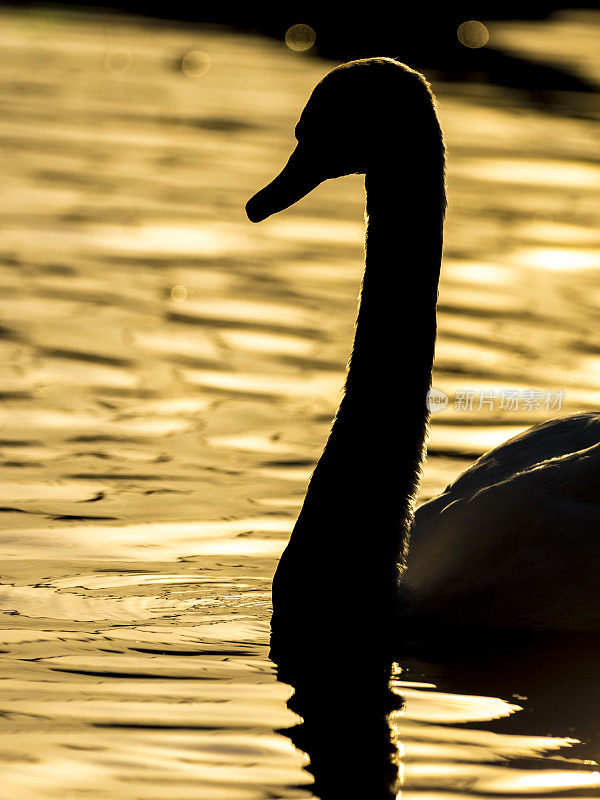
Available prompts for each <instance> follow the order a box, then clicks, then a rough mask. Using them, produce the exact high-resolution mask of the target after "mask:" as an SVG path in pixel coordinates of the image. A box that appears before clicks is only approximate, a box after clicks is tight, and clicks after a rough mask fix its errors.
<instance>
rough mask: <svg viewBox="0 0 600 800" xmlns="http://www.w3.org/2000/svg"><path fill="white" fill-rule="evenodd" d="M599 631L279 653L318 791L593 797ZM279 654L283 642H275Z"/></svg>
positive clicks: (381, 798)
mask: <svg viewBox="0 0 600 800" xmlns="http://www.w3.org/2000/svg"><path fill="white" fill-rule="evenodd" d="M599 645H600V639H598V638H597V637H594V638H589V637H586V638H582V637H577V636H573V635H562V636H560V637H558V636H552V637H548V636H538V637H535V638H529V639H525V638H511V639H506V638H497V639H494V640H491V639H490V640H488V641H483V642H479V643H478V644H477V645H476V646H474V645H473V643H471V644H470V645H469V643H467V642H465V640H464V639H463V640H452V641H450V642H445V643H444V644H443V645H441V644H440V645H439V646H438V647H437V648H431V647H428V649H427V650H426V651H424V650H423V649H421V648H419V650H418V652H416V653H415V654H412V655H409V656H408V655H407V656H396V660H395V659H394V658H392V657H390V658H386V657H381V656H372V657H371V656H369V654H368V652H365V651H366V649H367V645H366V644H365V643H357V645H356V647H355V648H354V649H352V648H351V647H348V648H345V649H344V650H340V651H339V652H338V653H337V655H335V654H334V653H332V652H331V651H329V652H326V651H325V650H324V649H320V651H319V652H312V653H310V654H309V655H307V653H306V652H304V654H303V655H302V656H299V654H298V651H297V650H296V651H294V652H291V651H288V652H286V653H282V652H281V651H279V652H277V667H278V673H277V674H278V678H279V680H280V681H282V682H284V683H287V684H290V685H291V686H292V687H293V689H294V693H293V695H292V697H291V698H290V700H289V703H288V705H289V708H290V709H291V710H292V711H294V712H295V713H296V714H297V715H298V716H299V717H300V718H301V721H300V722H299V723H298V724H296V725H294V726H293V727H291V728H288V729H285V730H283V731H281V733H283V734H284V735H285V736H287V737H288V738H289V739H290V740H291V741H292V743H293V744H294V745H295V746H296V747H297V748H298V749H299V750H301V751H303V752H304V753H305V754H306V756H307V758H308V763H307V766H306V770H307V771H308V772H310V773H311V775H312V778H313V780H314V784H313V786H312V787H311V790H312V792H313V794H314V796H316V797H318V798H321V799H322V800H333V798H341V797H343V798H366V797H368V798H374V799H375V800H391V798H398V797H400V796H402V797H410V798H425V797H433V796H438V797H445V796H446V795H447V794H451V795H452V796H453V797H461V796H463V797H466V796H472V795H484V796H488V795H501V796H511V797H514V796H516V795H527V796H534V797H536V798H541V797H547V796H548V797H549V796H554V795H556V793H557V792H560V793H563V792H568V793H569V796H574V797H580V798H582V797H586V798H587V797H591V796H597V792H598V789H600V771H599V770H598V765H597V761H596V759H597V758H598V753H599V752H600V684H599V683H598V680H597V676H598V672H599V668H600V647H599ZM274 652H275V651H274Z"/></svg>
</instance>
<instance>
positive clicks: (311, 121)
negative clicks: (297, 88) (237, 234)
mask: <svg viewBox="0 0 600 800" xmlns="http://www.w3.org/2000/svg"><path fill="white" fill-rule="evenodd" d="M428 133H429V134H431V133H433V135H434V137H435V139H436V140H438V141H439V142H440V145H441V141H442V140H441V132H440V129H439V123H438V120H437V116H436V112H435V106H434V99H433V95H432V93H431V90H430V88H429V84H428V83H427V81H426V80H425V78H424V77H423V76H422V75H420V74H419V73H418V72H415V71H414V70H412V69H410V67H407V66H406V65H405V64H401V63H400V62H398V61H395V60H394V59H391V58H367V59H361V60H360V61H350V62H348V63H346V64H342V65H341V66H339V67H336V68H335V69H333V70H332V71H331V72H329V73H328V74H327V75H326V76H325V77H324V78H323V80H322V81H321V82H320V83H319V84H317V86H316V87H315V89H314V90H313V92H312V94H311V96H310V98H309V100H308V103H307V104H306V106H305V108H304V110H303V112H302V114H301V116H300V120H299V122H298V124H297V125H296V130H295V135H296V139H297V141H298V144H297V146H296V149H295V150H294V151H293V153H292V155H291V156H290V158H289V161H288V162H287V164H286V165H285V167H284V168H283V170H282V171H281V172H280V173H279V175H278V176H277V177H276V178H275V179H274V180H273V181H271V183H269V184H268V185H267V186H265V188H264V189H261V191H259V192H258V193H257V194H255V195H254V197H252V198H251V199H250V200H249V201H248V203H247V205H246V212H247V214H248V217H249V219H250V220H251V221H252V222H260V221H262V220H263V219H266V218H267V217H269V216H271V214H275V213H277V212H278V211H283V210H284V209H286V208H289V206H291V205H293V204H294V203H296V202H297V201H298V200H300V199H301V198H302V197H304V196H305V195H307V194H308V193H309V192H310V191H312V190H313V189H314V188H315V187H316V186H318V185H319V184H320V183H322V182H323V181H324V180H326V179H328V178H337V177H340V176H341V175H351V174H356V173H364V174H368V173H369V172H370V171H371V170H377V169H387V168H389V166H390V164H391V163H392V162H394V161H395V160H397V154H398V153H407V152H410V151H412V150H413V149H414V147H419V146H420V145H421V146H422V144H423V142H424V141H428V140H429V137H428V136H427V134H428ZM441 147H442V148H443V145H441ZM409 158H410V156H409Z"/></svg>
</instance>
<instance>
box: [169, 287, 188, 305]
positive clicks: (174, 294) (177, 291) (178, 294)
mask: <svg viewBox="0 0 600 800" xmlns="http://www.w3.org/2000/svg"><path fill="white" fill-rule="evenodd" d="M187 296H188V291H187V289H186V288H185V286H181V285H180V284H178V285H177V286H174V287H173V288H172V289H171V300H174V301H175V302H176V303H183V301H184V300H185V299H186V297H187Z"/></svg>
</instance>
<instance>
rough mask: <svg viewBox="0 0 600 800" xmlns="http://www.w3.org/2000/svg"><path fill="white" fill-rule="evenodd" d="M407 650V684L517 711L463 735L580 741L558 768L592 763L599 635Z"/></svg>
mask: <svg viewBox="0 0 600 800" xmlns="http://www.w3.org/2000/svg"><path fill="white" fill-rule="evenodd" d="M412 650H413V652H412V654H411V655H410V656H408V657H407V656H405V657H402V658H398V660H399V662H400V663H401V665H402V668H403V676H405V677H406V679H407V680H409V681H422V680H426V681H431V682H432V683H435V684H436V686H437V688H438V689H439V690H440V691H448V692H456V693H459V694H470V695H482V696H486V697H500V698H502V699H504V700H507V701H509V702H512V703H515V704H517V705H519V706H521V707H522V711H519V712H517V713H515V714H512V715H511V716H508V717H503V718H501V719H498V720H493V721H492V722H485V723H468V724H466V725H463V726H461V727H469V728H473V729H476V728H479V729H481V730H492V731H494V732H496V733H505V734H519V735H520V734H522V735H526V736H536V735H539V736H557V737H567V738H569V737H570V738H573V739H577V740H579V742H578V743H575V744H573V746H572V747H570V748H569V749H568V750H567V751H563V752H561V753H560V757H561V761H562V765H561V768H565V766H566V767H568V766H569V762H574V761H575V760H576V759H577V761H578V762H580V760H582V759H583V760H592V761H593V762H595V761H596V760H597V759H598V752H599V748H600V724H599V720H600V681H599V680H598V675H599V674H600V634H579V633H565V634H518V635H517V634H512V635H509V634H505V635H502V636H498V635H495V636H492V635H488V636H482V635H479V634H477V633H472V634H471V635H470V636H467V635H466V634H463V635H462V637H460V638H458V637H456V638H455V637H452V638H448V639H447V640H446V641H439V642H437V643H429V644H427V645H423V644H421V645H420V646H418V647H414V648H412ZM404 652H405V653H407V652H408V651H407V650H406V649H405V650H404ZM557 756H558V754H557ZM550 757H551V756H550ZM565 759H566V760H565ZM571 765H572V766H576V767H581V763H577V764H574V763H571Z"/></svg>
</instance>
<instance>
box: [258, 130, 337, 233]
mask: <svg viewBox="0 0 600 800" xmlns="http://www.w3.org/2000/svg"><path fill="white" fill-rule="evenodd" d="M310 161H311V160H310V159H308V158H307V156H306V154H305V152H304V150H303V149H302V148H301V146H300V145H298V146H297V147H296V149H295V150H294V152H293V153H292V155H291V156H290V158H289V161H288V162H287V164H286V165H285V167H284V168H283V169H282V170H281V172H280V173H279V175H278V176H277V177H276V178H274V179H273V180H272V181H271V183H269V184H268V185H267V186H265V188H264V189H261V190H260V192H257V193H256V194H255V195H254V197H251V198H250V200H248V202H247V203H246V214H247V215H248V219H249V220H250V221H251V222H262V221H263V219H266V218H267V217H270V216H271V214H277V212H278V211H283V210H284V209H286V208H289V207H290V206H293V205H294V203H297V202H298V200H301V199H302V198H303V197H304V196H305V195H307V194H308V193H309V192H312V190H313V189H314V188H315V187H316V186H318V185H319V184H320V183H321V182H322V181H323V180H324V178H318V177H316V176H315V174H314V170H312V169H311V163H310Z"/></svg>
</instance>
